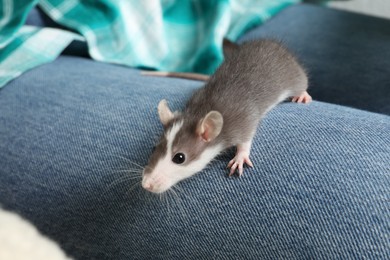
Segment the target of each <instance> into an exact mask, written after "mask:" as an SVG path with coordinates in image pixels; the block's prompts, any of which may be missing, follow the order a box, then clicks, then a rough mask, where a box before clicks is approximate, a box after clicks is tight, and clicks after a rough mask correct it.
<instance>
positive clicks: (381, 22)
mask: <svg viewBox="0 0 390 260" xmlns="http://www.w3.org/2000/svg"><path fill="white" fill-rule="evenodd" d="M260 37H261V38H269V37H271V38H276V39H280V40H282V41H283V42H284V43H285V44H286V45H287V46H288V47H289V48H290V49H291V50H292V51H293V52H295V53H296V55H297V56H298V57H299V59H300V60H301V61H302V62H303V64H304V65H305V67H306V68H307V70H308V73H309V79H310V87H309V92H310V94H311V95H312V97H313V98H314V99H315V100H320V101H325V102H329V103H334V104H341V105H345V106H350V107H355V108H360V109H364V110H368V111H373V112H377V113H383V114H387V115H390V76H389V75H390V48H389V46H390V20H386V19H380V18H375V17H370V16H365V15H360V14H355V13H349V12H344V11H338V10H332V9H327V8H323V7H318V6H314V5H298V6H292V7H290V8H287V9H285V10H283V11H282V12H281V13H279V14H278V15H277V16H275V17H274V18H272V19H271V20H269V21H268V22H266V23H265V24H264V25H263V26H260V27H258V28H256V29H254V30H253V31H251V32H249V33H248V34H246V35H245V36H244V37H243V38H241V39H240V41H247V40H250V39H254V38H255V39H257V38H260Z"/></svg>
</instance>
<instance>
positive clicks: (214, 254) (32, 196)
mask: <svg viewBox="0 0 390 260" xmlns="http://www.w3.org/2000/svg"><path fill="white" fill-rule="evenodd" d="M200 86H201V83H199V82H193V81H186V80H180V79H167V78H151V77H142V76H140V75H139V72H138V71H136V70H131V69H127V68H124V67H120V66H115V65H108V64H102V63H97V62H94V61H91V60H88V59H83V58H75V57H69V56H62V57H60V58H59V59H58V60H56V61H55V62H54V63H53V64H48V65H44V66H41V67H39V68H36V69H33V70H32V71H30V72H27V73H26V74H24V75H23V76H21V77H20V78H18V79H16V80H14V81H12V82H11V83H9V85H7V86H5V87H4V88H3V89H2V90H1V91H0V105H1V108H2V110H1V112H0V204H2V205H3V206H4V207H5V208H7V209H11V210H14V211H16V212H18V213H20V214H21V215H22V216H24V217H26V218H28V219H29V220H31V221H32V222H33V223H34V224H35V225H36V226H37V227H38V228H39V229H40V230H41V231H42V232H43V233H44V234H46V235H48V236H50V237H51V238H53V239H55V240H56V241H58V242H59V243H60V245H61V246H62V247H63V248H64V249H65V251H66V252H67V253H68V254H69V255H71V256H73V257H75V258H76V259H275V258H281V259H348V258H354V259H362V258H367V259H389V258H390V242H389V235H390V193H389V188H390V167H389V161H390V145H389V144H390V137H389V130H390V120H389V117H388V116H385V115H381V114H375V113H369V112H364V111H360V110H356V109H351V108H346V107H342V106H336V105H330V104H326V103H321V102H316V101H315V102H313V103H311V104H309V105H300V104H292V103H283V104H281V105H279V106H278V107H276V108H275V109H274V110H272V111H271V112H270V113H269V114H268V116H267V117H266V118H265V119H264V120H263V122H262V124H261V127H259V129H258V132H257V134H256V137H255V139H254V143H253V149H252V155H251V158H252V161H253V163H254V164H255V168H254V169H246V171H245V173H244V176H243V177H241V178H236V177H233V178H228V177H227V174H228V170H227V169H226V164H227V162H228V161H229V159H230V158H231V157H232V156H233V152H234V151H233V150H230V151H228V152H227V153H225V154H223V155H221V156H219V157H218V158H217V160H215V161H214V162H212V163H211V165H210V166H209V167H208V168H207V169H206V170H204V171H202V172H201V173H199V174H197V175H196V176H194V177H192V178H190V179H188V180H185V181H183V182H182V183H179V184H178V186H177V187H176V188H175V192H176V193H174V192H170V193H167V194H165V195H163V196H161V197H160V196H156V195H152V194H149V193H147V192H145V191H143V190H142V188H141V186H140V184H139V180H140V178H139V176H140V175H139V174H137V173H134V172H132V171H137V170H138V169H139V168H138V166H137V165H136V164H139V165H145V164H146V162H147V159H148V156H149V154H150V153H151V150H152V147H153V146H154V144H155V142H156V139H157V137H158V135H159V134H160V133H161V132H162V126H161V125H160V123H159V121H158V117H157V111H156V106H157V103H158V101H159V100H160V99H162V98H166V99H168V100H169V102H170V104H171V106H172V108H173V109H180V108H183V106H184V103H185V100H187V98H188V97H189V95H190V94H191V93H192V91H194V90H195V89H196V88H198V87H200ZM130 171H131V172H130Z"/></svg>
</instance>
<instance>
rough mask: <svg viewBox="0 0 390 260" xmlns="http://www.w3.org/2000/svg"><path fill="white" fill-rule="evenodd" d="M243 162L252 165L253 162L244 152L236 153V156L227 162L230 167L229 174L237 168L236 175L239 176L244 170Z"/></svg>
mask: <svg viewBox="0 0 390 260" xmlns="http://www.w3.org/2000/svg"><path fill="white" fill-rule="evenodd" d="M244 163H246V164H247V165H249V166H250V167H253V163H252V162H251V160H250V159H249V155H248V154H245V153H237V154H236V156H235V157H234V158H233V159H232V160H231V161H230V162H229V163H228V168H230V173H229V176H232V175H233V174H234V173H235V172H236V170H237V168H238V176H241V175H242V174H243V172H244Z"/></svg>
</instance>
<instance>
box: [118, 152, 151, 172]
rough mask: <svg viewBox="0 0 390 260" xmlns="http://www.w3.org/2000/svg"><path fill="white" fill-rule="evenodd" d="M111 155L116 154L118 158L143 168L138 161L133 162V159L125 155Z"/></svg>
mask: <svg viewBox="0 0 390 260" xmlns="http://www.w3.org/2000/svg"><path fill="white" fill-rule="evenodd" d="M113 156H116V157H118V158H121V159H123V160H125V161H126V162H128V163H131V164H133V165H134V166H138V167H140V168H141V169H143V168H144V167H143V166H141V165H140V164H138V163H136V162H133V161H132V160H130V159H129V158H126V157H124V156H122V155H118V154H115V155H113Z"/></svg>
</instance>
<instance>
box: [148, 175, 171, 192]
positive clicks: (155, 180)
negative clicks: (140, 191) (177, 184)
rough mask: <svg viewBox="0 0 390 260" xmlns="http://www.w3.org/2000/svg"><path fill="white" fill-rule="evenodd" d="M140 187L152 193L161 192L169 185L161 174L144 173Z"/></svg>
mask: <svg viewBox="0 0 390 260" xmlns="http://www.w3.org/2000/svg"><path fill="white" fill-rule="evenodd" d="M142 187H143V188H144V189H145V190H147V191H150V192H153V193H162V192H164V191H166V190H167V189H169V187H170V185H169V184H168V183H167V181H166V180H165V179H164V178H163V177H161V176H158V175H157V176H156V175H152V174H145V175H144V177H143V179H142Z"/></svg>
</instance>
